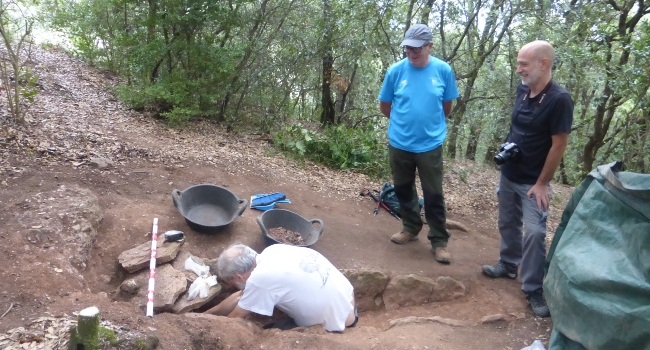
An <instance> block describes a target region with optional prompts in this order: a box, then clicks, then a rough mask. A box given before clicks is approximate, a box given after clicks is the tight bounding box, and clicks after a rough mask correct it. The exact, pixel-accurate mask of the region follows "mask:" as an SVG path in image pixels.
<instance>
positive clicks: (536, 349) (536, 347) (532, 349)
mask: <svg viewBox="0 0 650 350" xmlns="http://www.w3.org/2000/svg"><path fill="white" fill-rule="evenodd" d="M521 350H546V348H545V347H544V344H542V341H541V340H539V339H538V340H535V341H534V342H533V343H532V344H531V345H530V346H527V347H525V348H523V349H521Z"/></svg>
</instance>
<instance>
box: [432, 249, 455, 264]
mask: <svg viewBox="0 0 650 350" xmlns="http://www.w3.org/2000/svg"><path fill="white" fill-rule="evenodd" d="M431 252H432V253H433V256H434V258H435V259H436V261H437V262H439V263H442V264H449V263H450V262H451V254H449V252H448V251H447V247H437V248H431Z"/></svg>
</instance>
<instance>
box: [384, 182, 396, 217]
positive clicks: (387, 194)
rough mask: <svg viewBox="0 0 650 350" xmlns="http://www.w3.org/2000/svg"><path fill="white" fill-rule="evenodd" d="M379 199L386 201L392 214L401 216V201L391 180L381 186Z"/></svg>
mask: <svg viewBox="0 0 650 350" xmlns="http://www.w3.org/2000/svg"><path fill="white" fill-rule="evenodd" d="M379 201H380V202H382V203H384V204H385V205H386V206H387V207H388V208H389V209H390V210H391V211H392V213H391V214H393V215H396V216H397V217H401V215H400V213H399V201H398V200H397V196H396V195H395V186H393V185H391V183H390V182H386V183H384V186H382V187H381V192H379Z"/></svg>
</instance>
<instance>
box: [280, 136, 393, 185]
mask: <svg viewBox="0 0 650 350" xmlns="http://www.w3.org/2000/svg"><path fill="white" fill-rule="evenodd" d="M274 144H275V146H276V147H277V148H279V149H280V150H282V151H284V152H285V153H288V154H291V155H293V156H295V157H298V158H307V159H309V160H311V161H313V162H316V163H320V164H324V165H327V166H329V167H332V168H335V169H354V170H356V171H359V172H361V173H364V174H368V175H371V176H376V177H386V176H387V175H390V171H389V170H388V169H387V168H388V158H387V157H388V153H387V147H386V146H385V142H383V140H382V139H381V138H380V136H379V134H378V133H377V131H375V130H374V129H365V130H364V129H361V128H357V129H352V128H346V127H345V126H343V125H339V126H331V127H327V128H326V129H324V130H323V132H322V133H320V132H314V131H310V130H308V129H306V128H305V127H303V126H302V124H291V125H288V126H286V128H285V129H283V130H282V131H280V132H278V133H276V134H275V135H274Z"/></svg>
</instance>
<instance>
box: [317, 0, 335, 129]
mask: <svg viewBox="0 0 650 350" xmlns="http://www.w3.org/2000/svg"><path fill="white" fill-rule="evenodd" d="M323 23H324V26H325V28H324V30H323V32H324V34H323V58H322V60H323V77H322V81H321V108H322V111H321V115H320V123H321V125H323V126H325V125H332V124H334V122H335V118H336V111H335V109H334V101H332V89H331V87H330V84H331V82H332V70H333V69H334V57H332V36H333V33H332V31H333V30H334V19H333V17H332V2H331V0H323Z"/></svg>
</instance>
